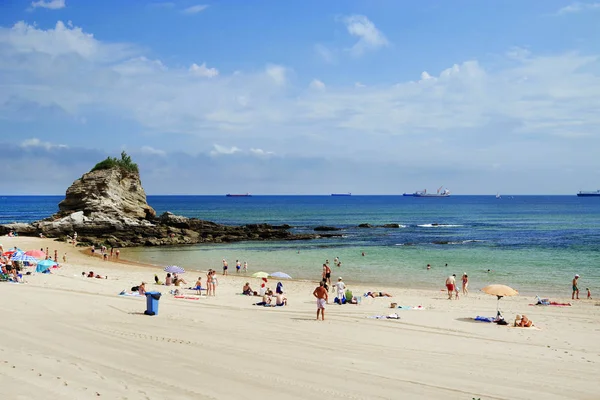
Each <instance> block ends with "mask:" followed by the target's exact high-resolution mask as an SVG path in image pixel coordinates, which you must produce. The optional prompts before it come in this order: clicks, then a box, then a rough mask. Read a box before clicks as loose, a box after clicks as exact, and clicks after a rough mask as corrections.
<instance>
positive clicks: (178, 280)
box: [173, 274, 187, 286]
mask: <svg viewBox="0 0 600 400" xmlns="http://www.w3.org/2000/svg"><path fill="white" fill-rule="evenodd" d="M173 284H174V285H175V286H181V284H187V282H186V281H185V280H184V279H183V278H180V277H179V276H177V274H173Z"/></svg>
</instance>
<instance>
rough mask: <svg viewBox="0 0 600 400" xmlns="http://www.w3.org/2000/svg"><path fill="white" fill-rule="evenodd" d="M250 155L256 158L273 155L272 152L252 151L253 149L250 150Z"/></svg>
mask: <svg viewBox="0 0 600 400" xmlns="http://www.w3.org/2000/svg"><path fill="white" fill-rule="evenodd" d="M250 153H251V154H253V155H255V156H257V157H267V156H271V155H273V154H275V153H274V152H272V151H265V150H263V149H254V148H251V149H250Z"/></svg>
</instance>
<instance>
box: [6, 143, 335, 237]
mask: <svg viewBox="0 0 600 400" xmlns="http://www.w3.org/2000/svg"><path fill="white" fill-rule="evenodd" d="M58 208H59V211H58V212H57V213H56V214H54V215H52V216H51V217H49V218H46V219H43V220H41V221H36V222H33V223H31V224H24V223H14V224H6V225H0V234H7V233H8V232H10V231H13V232H16V233H18V234H20V235H24V236H39V235H43V236H46V237H50V238H58V239H61V240H66V239H68V238H69V237H71V236H72V235H74V233H75V232H77V242H78V243H79V244H84V245H86V244H105V245H108V246H113V247H131V246H162V245H181V244H195V243H222V242H234V241H243V240H309V239H317V238H322V237H331V236H341V235H336V234H294V233H291V232H290V231H289V229H290V228H291V226H290V225H280V226H274V225H269V224H248V225H242V226H228V225H220V224H217V223H214V222H210V221H203V220H200V219H196V218H187V217H183V216H179V215H174V214H172V213H170V212H166V213H164V214H162V215H160V216H157V215H156V211H154V209H153V208H152V207H150V205H148V203H147V201H146V192H145V191H144V188H143V187H142V183H141V180H140V175H139V171H138V168H137V165H136V164H134V163H132V162H131V159H130V158H129V156H127V154H125V153H122V154H121V159H120V160H118V159H115V158H108V159H107V160H105V161H103V162H101V163H99V164H97V165H96V166H95V167H94V168H93V169H92V170H91V171H90V172H88V173H85V174H84V175H83V176H82V177H81V178H79V179H77V180H76V181H75V182H73V184H72V185H71V186H70V187H69V188H68V189H67V192H66V196H65V199H64V200H63V201H61V202H60V203H59V205H58Z"/></svg>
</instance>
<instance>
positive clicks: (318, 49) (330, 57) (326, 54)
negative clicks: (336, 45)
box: [315, 43, 335, 64]
mask: <svg viewBox="0 0 600 400" xmlns="http://www.w3.org/2000/svg"><path fill="white" fill-rule="evenodd" d="M315 53H317V55H318V56H319V57H320V58H321V59H322V60H323V61H325V62H326V63H328V64H333V63H334V62H335V55H334V53H333V51H332V50H331V49H329V48H328V47H327V46H325V45H323V44H320V43H317V44H315Z"/></svg>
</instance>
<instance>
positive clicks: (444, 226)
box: [417, 223, 464, 228]
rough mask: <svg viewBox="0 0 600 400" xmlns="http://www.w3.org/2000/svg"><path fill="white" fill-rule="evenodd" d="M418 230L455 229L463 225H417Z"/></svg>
mask: <svg viewBox="0 0 600 400" xmlns="http://www.w3.org/2000/svg"><path fill="white" fill-rule="evenodd" d="M417 226H418V227H420V228H457V227H460V226H464V225H454V224H435V223H434V224H421V225H417Z"/></svg>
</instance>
